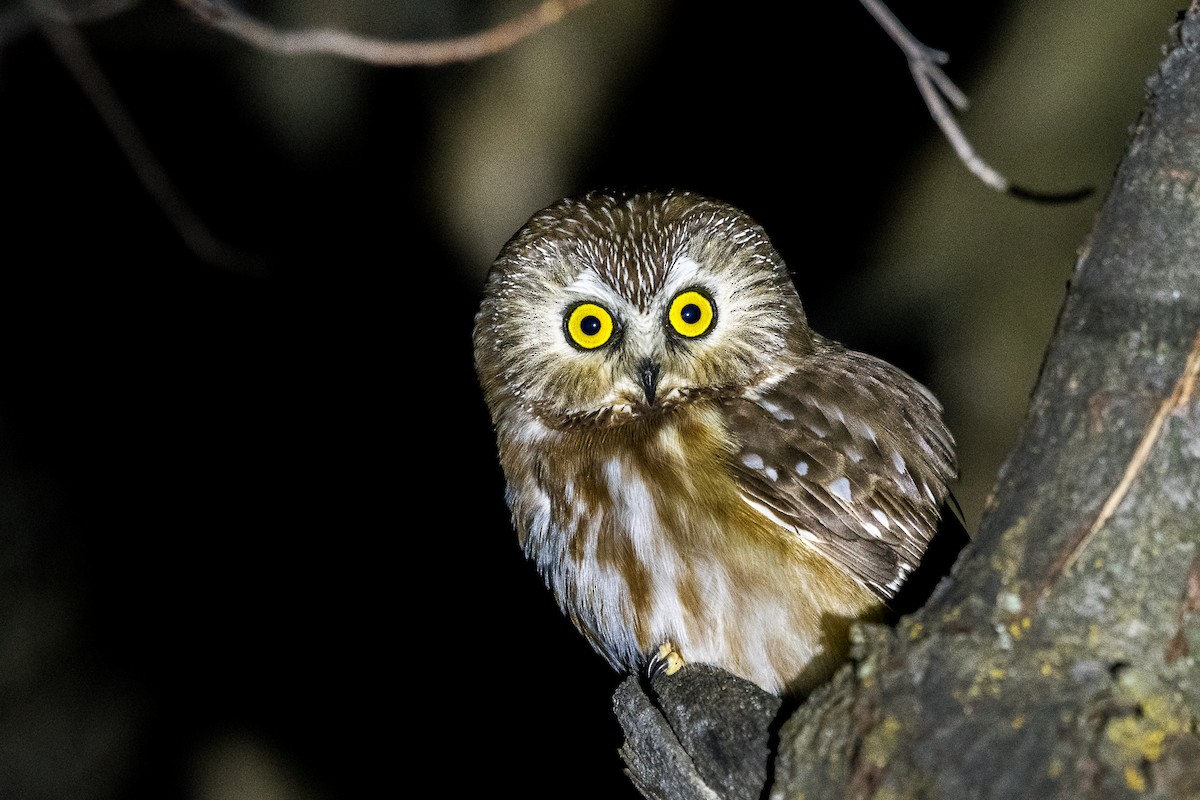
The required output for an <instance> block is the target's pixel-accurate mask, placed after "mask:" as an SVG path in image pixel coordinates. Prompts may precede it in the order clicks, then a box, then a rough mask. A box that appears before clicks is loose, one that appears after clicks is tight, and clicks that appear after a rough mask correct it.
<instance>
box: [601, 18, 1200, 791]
mask: <svg viewBox="0 0 1200 800" xmlns="http://www.w3.org/2000/svg"><path fill="white" fill-rule="evenodd" d="M1198 544H1200V0H1193V2H1192V3H1191V6H1190V8H1189V9H1188V11H1187V12H1186V14H1185V15H1184V17H1183V19H1182V20H1181V21H1180V22H1179V24H1177V25H1176V26H1175V27H1174V28H1173V29H1172V41H1171V46H1170V48H1169V51H1168V52H1167V54H1166V57H1165V59H1164V61H1163V62H1162V64H1161V66H1160V68H1159V71H1158V73H1157V74H1156V75H1154V76H1152V78H1151V79H1150V81H1149V84H1148V94H1147V102H1146V106H1145V109H1144V111H1143V113H1142V116H1141V118H1140V120H1139V121H1138V123H1137V125H1136V127H1135V130H1134V132H1133V136H1132V139H1131V143H1130V146H1129V150H1128V152H1127V154H1126V156H1125V158H1124V159H1123V161H1122V163H1121V165H1120V167H1119V169H1118V171H1117V173H1116V176H1115V180H1114V183H1113V186H1112V188H1111V189H1110V192H1109V195H1108V198H1107V200H1106V201H1105V204H1104V206H1103V208H1102V210H1101V212H1100V214H1099V215H1098V217H1097V219H1096V223H1095V227H1094V229H1093V232H1092V235H1091V237H1090V241H1089V242H1087V243H1086V244H1085V245H1084V247H1083V248H1082V249H1081V256H1080V258H1079V261H1078V263H1077V265H1076V268H1075V272H1074V275H1073V277H1072V279H1071V281H1070V286H1069V288H1068V291H1067V296H1066V300H1065V303H1064V305H1063V308H1062V311H1061V313H1060V317H1059V321H1058V326H1057V330H1056V332H1055V335H1054V337H1053V340H1052V341H1051V343H1050V346H1049V348H1048V351H1047V354H1046V358H1045V362H1044V364H1043V367H1042V372H1041V375H1040V376H1039V379H1038V382H1037V386H1036V388H1035V390H1034V394H1033V398H1032V403H1031V406H1030V410H1029V413H1028V417H1027V419H1026V422H1025V425H1024V428H1023V431H1022V433H1021V435H1020V437H1019V440H1018V442H1017V443H1016V446H1015V447H1014V449H1013V451H1012V452H1011V453H1010V455H1009V457H1008V459H1007V461H1006V463H1005V464H1004V466H1003V468H1002V470H1001V472H1000V475H999V477H998V479H997V482H996V485H995V488H994V490H993V493H992V497H991V499H990V501H989V503H988V507H987V509H986V510H985V512H984V515H983V518H982V520H981V522H980V525H979V530H978V531H977V532H976V535H975V540H974V542H973V543H972V544H971V545H970V546H969V547H968V548H967V549H966V550H965V551H964V553H963V555H962V557H961V558H960V560H959V563H958V564H957V565H956V566H955V568H954V570H953V572H952V574H951V576H950V577H949V578H948V579H947V580H945V581H943V583H942V584H941V585H940V586H939V588H938V590H937V591H936V592H935V594H934V596H933V598H932V599H931V600H930V602H929V603H928V604H927V605H926V606H925V608H923V609H922V610H921V611H919V612H917V613H915V614H913V615H911V616H909V617H906V618H904V619H902V620H901V621H900V623H899V624H898V625H897V626H896V627H894V628H889V627H883V626H861V627H859V628H858V629H857V630H856V636H855V648H854V654H853V659H852V662H851V663H850V664H848V665H846V666H845V667H843V669H842V670H841V671H840V672H838V673H837V675H836V676H835V677H834V678H833V679H832V681H831V682H830V683H829V684H828V685H826V686H824V687H822V688H821V689H819V690H817V691H816V692H814V693H813V694H812V695H811V696H810V697H809V698H808V699H807V700H806V701H805V702H804V703H803V704H801V705H800V706H799V708H797V709H794V710H785V711H783V712H780V710H779V700H778V699H777V698H774V697H772V696H770V695H767V694H764V693H763V692H761V691H759V690H758V689H757V688H756V687H753V686H750V685H748V684H745V683H744V682H742V681H739V680H737V679H735V678H732V677H731V676H728V675H725V674H724V673H720V672H718V671H715V670H711V669H707V668H702V667H689V668H687V669H685V670H683V671H682V672H680V673H678V674H677V675H675V676H673V677H669V678H668V677H661V676H660V677H656V678H655V679H654V681H653V682H652V684H651V685H649V686H646V685H645V684H644V682H642V681H639V680H638V679H635V678H631V679H629V680H627V681H626V682H625V683H623V684H622V685H621V687H620V688H619V689H618V691H617V694H616V697H615V698H614V703H615V709H616V713H617V716H618V718H619V719H620V720H621V723H622V725H623V726H624V729H625V732H626V742H625V745H624V747H623V749H622V754H623V756H624V758H625V761H626V764H627V766H628V771H629V773H630V776H631V778H632V779H633V781H634V783H635V784H636V785H637V786H638V787H639V788H640V789H641V791H642V793H643V794H645V795H646V796H647V797H648V798H655V799H658V798H663V799H669V800H685V799H687V800H691V799H692V798H726V797H728V798H747V799H748V800H756V799H757V798H766V797H769V798H778V799H779V800H783V799H784V798H790V799H792V800H800V799H801V798H803V799H804V800H816V799H817V798H838V800H842V799H843V798H953V799H954V800H963V799H964V798H989V799H992V798H994V799H996V800H999V799H1000V798H1012V799H1013V800H1015V799H1016V798H1021V800H1027V799H1028V798H1073V799H1074V798H1106V799H1108V798H1125V797H1150V798H1171V799H1172V800H1174V799H1176V798H1200V735H1198V734H1197V721H1198V720H1200V667H1198V666H1197V660H1196V659H1197V654H1198V653H1200V548H1198Z"/></svg>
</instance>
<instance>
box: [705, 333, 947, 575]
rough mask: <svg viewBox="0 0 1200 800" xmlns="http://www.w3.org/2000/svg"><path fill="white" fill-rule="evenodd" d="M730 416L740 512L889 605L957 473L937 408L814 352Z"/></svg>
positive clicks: (824, 350) (869, 365)
mask: <svg viewBox="0 0 1200 800" xmlns="http://www.w3.org/2000/svg"><path fill="white" fill-rule="evenodd" d="M727 412H728V420H729V425H730V432H731V434H732V435H733V436H734V437H735V439H736V440H737V441H738V442H739V444H740V451H739V452H738V453H737V455H736V461H735V464H734V470H735V472H736V474H737V477H738V480H739V482H740V484H741V488H742V491H743V492H744V496H745V498H746V499H747V501H748V502H750V503H751V505H753V506H755V507H756V508H758V509H759V510H760V511H762V512H763V513H766V514H768V515H770V516H772V517H774V518H776V519H777V520H779V521H780V522H782V523H783V524H784V525H785V526H786V527H788V528H791V529H792V530H794V531H796V533H797V535H798V536H799V537H800V538H801V540H802V541H803V542H805V543H806V544H807V545H809V546H811V547H813V548H814V549H815V550H817V551H818V552H820V553H822V554H823V555H825V556H826V557H828V558H829V559H830V560H831V561H833V562H834V563H835V564H837V565H838V566H839V567H841V568H842V569H844V570H846V571H847V572H849V573H850V574H852V575H854V576H856V577H857V578H859V579H860V580H861V581H863V582H864V583H866V584H867V585H868V586H870V587H871V588H872V589H873V590H874V591H875V592H877V593H878V594H879V595H880V597H882V598H884V599H889V598H891V597H892V596H893V595H894V594H895V593H896V591H897V589H898V588H899V586H900V584H901V583H902V582H903V580H904V578H905V577H906V576H907V575H908V574H909V573H910V572H911V571H912V570H913V569H915V568H916V566H917V564H918V563H919V562H920V560H921V556H922V554H923V553H924V550H925V548H926V546H927V545H928V544H929V541H930V539H931V538H932V537H933V535H934V533H935V531H936V529H937V524H938V519H939V516H940V512H941V508H942V504H943V502H944V501H945V500H946V497H947V495H948V492H949V490H948V488H947V482H948V481H949V480H951V479H952V478H953V477H954V476H955V474H956V471H957V467H956V464H955V459H954V446H953V439H952V437H951V435H950V432H949V430H948V429H947V428H946V426H945V424H944V422H943V421H942V418H941V406H940V405H939V404H938V402H937V400H935V399H934V398H933V396H932V395H931V394H930V393H929V392H928V391H927V390H926V389H925V388H924V387H922V386H921V385H920V384H919V383H917V382H916V381H915V380H913V379H912V378H911V377H909V376H908V375H906V374H905V373H904V372H902V371H901V370H899V369H896V368H895V367H892V366H891V365H889V364H887V363H885V362H883V361H880V360H879V359H876V358H874V357H872V356H868V355H865V354H863V353H856V352H854V351H849V350H844V349H842V348H840V347H837V346H835V345H831V344H826V343H822V346H821V347H819V349H818V351H817V353H816V354H815V355H814V356H813V357H812V358H811V359H810V361H809V362H807V363H805V364H804V365H803V366H801V368H799V369H797V370H796V371H795V372H793V373H792V374H791V375H790V376H788V377H787V378H785V379H784V380H783V381H781V382H779V383H776V384H774V385H773V386H771V388H770V389H768V390H765V391H759V392H753V393H748V394H746V395H744V396H743V397H740V398H737V399H733V400H730V401H729V402H728V406H727Z"/></svg>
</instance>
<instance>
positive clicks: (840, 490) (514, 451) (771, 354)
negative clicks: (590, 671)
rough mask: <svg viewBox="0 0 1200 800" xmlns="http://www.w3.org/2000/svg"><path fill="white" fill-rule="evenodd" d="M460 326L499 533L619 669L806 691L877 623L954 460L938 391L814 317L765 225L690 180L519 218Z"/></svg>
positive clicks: (914, 553) (921, 541)
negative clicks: (711, 671)
mask: <svg viewBox="0 0 1200 800" xmlns="http://www.w3.org/2000/svg"><path fill="white" fill-rule="evenodd" d="M473 338H474V354H475V366H476V371H477V374H478V378H479V382H480V385H481V388H482V391H483V395H484V398H485V399H486V402H487V406H488V409H489V411H490V415H491V420H492V424H493V426H494V428H495V433H496V440H497V445H498V452H499V459H500V463H501V465H502V467H503V472H504V476H505V481H506V484H507V489H506V500H507V503H508V507H509V509H510V511H511V515H512V522H513V526H514V527H515V529H516V534H517V539H518V541H519V542H520V544H521V546H522V547H523V549H524V552H525V554H526V555H527V556H528V558H529V559H531V560H532V561H533V563H534V564H535V565H536V566H537V569H538V571H539V573H540V574H541V576H542V577H543V578H544V580H545V582H546V585H547V586H548V587H549V589H550V590H551V591H552V592H553V594H554V597H555V598H556V599H557V601H558V604H559V606H560V607H561V609H562V611H563V612H564V613H565V614H566V615H567V616H568V617H569V618H570V620H571V621H572V622H573V623H574V624H575V626H576V627H577V628H578V629H579V631H580V632H581V633H582V634H583V636H585V637H586V638H587V640H588V641H589V642H590V643H591V644H592V646H593V647H594V648H595V649H596V651H598V652H599V653H600V654H601V655H602V656H603V657H604V658H605V659H607V660H608V662H609V663H610V664H611V665H612V666H613V667H615V668H617V669H618V670H629V671H633V670H639V669H644V668H646V667H647V666H648V665H650V664H654V665H655V667H656V668H658V669H663V668H665V670H666V671H667V672H674V671H675V670H677V669H678V668H680V667H681V666H682V665H684V664H687V663H706V664H711V665H714V666H717V667H720V668H722V669H724V670H727V671H728V672H731V673H733V674H735V675H738V676H741V677H742V678H745V679H747V680H750V681H753V682H754V683H756V684H758V685H759V686H761V687H762V688H764V689H766V690H767V691H770V692H774V693H776V694H783V695H794V694H798V693H803V692H806V691H808V690H810V689H811V688H812V687H813V686H814V685H815V684H817V683H819V682H821V681H823V680H825V679H826V678H827V677H828V676H829V675H830V674H831V672H832V671H833V669H834V668H836V667H837V666H838V665H839V664H841V663H842V662H844V660H845V659H846V655H847V648H848V635H849V626H850V625H851V624H852V623H853V622H854V621H856V620H882V619H884V618H885V617H886V615H887V614H888V612H889V603H890V602H891V601H892V600H893V599H894V598H895V597H896V595H897V592H898V591H899V590H900V589H901V586H902V584H904V582H905V580H906V578H908V576H910V574H911V573H912V572H913V571H914V570H915V569H916V568H917V566H918V565H919V564H920V562H921V560H922V556H923V554H924V553H925V551H926V548H927V547H928V545H929V543H930V540H931V538H932V537H933V535H934V533H935V530H936V529H937V527H938V521H939V517H940V515H941V513H942V509H943V505H944V503H945V501H946V500H947V497H948V493H949V490H948V486H947V484H948V482H949V481H951V480H952V479H953V478H954V477H955V475H956V465H955V454H954V441H953V438H952V437H951V434H950V432H949V430H948V429H947V427H946V425H945V423H944V422H943V420H942V415H941V412H942V408H941V406H940V404H939V403H938V401H937V400H936V399H935V398H934V396H933V395H932V394H931V393H930V392H929V391H928V390H927V389H926V388H925V387H923V386H922V385H921V384H920V383H918V382H917V381H916V380H914V379H913V378H911V377H909V376H908V375H907V374H905V373H904V372H902V371H901V370H899V369H897V368H896V367H893V366H891V365H889V364H887V363H886V362H884V361H882V360H880V359H877V358H874V357H872V356H870V355H866V354H864V353H860V352H855V351H853V350H850V349H847V348H845V347H843V346H841V345H839V344H837V343H835V342H833V341H830V340H828V339H825V338H823V337H822V336H820V335H819V334H817V333H815V332H814V331H813V330H812V329H811V328H810V327H809V326H808V324H807V321H806V318H805V313H804V309H803V307H802V306H801V303H800V298H799V296H798V295H797V292H796V289H795V286H794V284H793V281H792V277H791V274H790V272H789V270H788V268H787V266H786V265H785V264H784V261H783V259H782V258H781V257H780V255H779V253H778V252H776V250H775V248H774V246H773V245H772V244H771V242H770V240H769V239H768V238H767V235H766V234H765V233H764V231H763V229H762V228H761V227H760V226H759V225H758V224H756V223H755V221H754V220H753V219H751V218H750V217H749V216H748V215H747V214H745V213H744V212H742V211H740V210H738V209H736V208H734V207H732V206H730V205H728V204H726V203H724V202H720V201H718V200H715V199H712V198H708V197H704V196H701V195H698V194H694V193H690V192H686V191H665V192H655V191H646V192H599V191H597V192H592V193H589V194H586V195H584V196H582V197H578V198H568V199H564V200H561V201H559V202H556V203H554V204H553V205H550V206H549V207H547V208H545V209H543V210H542V211H539V212H537V213H536V214H534V215H533V217H532V218H531V219H530V220H529V221H528V222H527V223H526V224H525V225H524V227H522V228H521V229H520V230H519V231H518V232H517V233H516V234H514V235H513V237H512V238H511V239H510V240H509V241H508V242H507V244H505V245H504V247H503V249H502V250H501V251H500V253H499V255H498V256H497V258H496V260H495V262H494V263H493V265H492V267H491V269H490V272H489V274H488V277H487V280H486V284H485V287H484V292H483V299H482V302H481V304H480V307H479V310H478V313H477V314H476V317H475V325H474V337H473Z"/></svg>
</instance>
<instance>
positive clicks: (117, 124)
mask: <svg viewBox="0 0 1200 800" xmlns="http://www.w3.org/2000/svg"><path fill="white" fill-rule="evenodd" d="M27 5H28V7H29V9H30V12H31V14H32V15H33V18H34V19H35V20H36V22H37V25H38V27H39V28H40V29H41V31H42V33H43V34H44V35H45V36H46V39H47V40H48V41H49V42H50V45H51V47H52V48H53V49H54V52H55V54H56V55H57V56H58V58H59V60H61V61H62V62H63V64H64V65H65V66H66V67H67V69H68V70H69V71H70V73H71V75H72V76H73V77H74V78H75V80H76V82H78V83H79V85H80V87H81V88H82V89H83V91H84V94H85V95H87V98H88V99H89V100H90V101H91V103H92V106H93V107H94V108H95V109H96V112H97V113H98V114H99V115H100V118H101V119H102V120H103V121H104V124H105V126H106V127H107V128H108V130H109V131H110V132H111V133H112V135H113V138H114V139H115V140H116V143H117V146H118V147H120V149H121V152H122V153H124V155H125V158H126V159H127V160H128V161H129V164H130V166H131V167H133V171H134V173H135V174H136V175H137V177H138V180H140V181H141V183H142V185H143V186H144V187H145V188H146V191H147V192H149V194H150V196H151V197H153V198H154V201H155V202H156V203H157V204H158V206H159V207H160V208H162V210H163V212H164V213H165V214H166V215H167V218H168V219H169V220H170V221H171V223H172V224H173V225H174V226H175V229H176V230H177V231H178V232H179V235H180V236H181V237H182V238H183V240H184V243H185V244H186V245H187V247H188V248H189V249H190V250H191V251H192V252H193V253H194V254H195V255H196V256H197V257H198V258H200V259H202V260H203V261H205V262H206V263H209V264H212V265H214V266H219V267H223V268H225V269H231V270H234V271H239V272H254V271H257V270H258V269H260V265H259V264H258V261H257V259H255V258H253V257H252V256H250V255H248V254H246V253H242V252H240V251H237V250H234V249H232V248H230V247H229V246H228V245H226V244H224V243H223V242H221V241H219V240H218V239H217V238H216V237H215V236H213V235H212V233H211V232H210V231H209V230H208V227H207V226H206V225H205V224H204V222H203V221H202V220H201V219H200V217H198V216H197V215H196V213H195V212H194V211H192V208H191V206H189V205H188V203H187V201H186V200H184V199H183V196H182V195H181V194H180V193H179V192H178V191H177V190H176V189H175V186H174V184H173V183H172V182H171V179H170V178H169V177H168V176H167V172H166V170H165V169H163V167H162V165H161V164H160V163H159V161H158V159H157V158H156V157H155V156H154V153H153V151H151V149H150V147H149V145H148V144H146V140H145V139H144V138H143V137H142V134H141V131H140V130H138V127H137V124H136V123H134V121H133V118H132V117H131V116H130V115H129V112H128V111H126V109H125V106H124V105H122V103H121V100H120V98H118V97H117V94H116V92H115V91H114V90H113V87H112V84H110V83H109V82H108V79H107V78H106V77H105V75H104V72H103V71H102V70H101V69H100V65H99V64H97V63H96V60H95V59H94V58H93V57H92V53H91V51H90V50H89V49H88V46H87V42H85V41H84V39H83V37H82V36H81V35H80V34H79V31H78V30H77V29H76V28H75V26H74V24H73V23H71V22H70V21H69V20H70V17H69V16H68V14H67V12H66V11H65V10H64V9H63V8H62V6H61V5H60V4H59V3H58V2H57V0H29V2H28V3H27Z"/></svg>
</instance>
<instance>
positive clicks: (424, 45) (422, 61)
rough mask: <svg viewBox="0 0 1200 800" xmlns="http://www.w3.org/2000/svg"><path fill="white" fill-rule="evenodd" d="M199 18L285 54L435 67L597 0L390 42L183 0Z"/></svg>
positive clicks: (475, 54) (551, 1) (500, 47)
mask: <svg viewBox="0 0 1200 800" xmlns="http://www.w3.org/2000/svg"><path fill="white" fill-rule="evenodd" d="M178 2H179V4H180V5H182V6H183V7H184V8H186V9H188V10H189V11H191V12H192V13H193V14H195V15H196V16H197V17H198V18H200V19H201V20H203V21H204V22H206V23H208V24H209V25H211V26H213V27H214V28H217V29H219V30H222V31H225V32H226V33H228V34H230V35H231V36H235V37H237V38H239V39H241V40H242V41H245V42H248V43H249V44H252V45H254V46H255V47H259V48H262V49H263V50H271V51H274V52H277V53H283V54H285V55H314V54H324V55H334V56H340V57H342V58H349V59H352V60H354V61H364V62H367V63H369V64H376V65H379V66H387V67H418V66H419V67H431V66H439V65H442V64H451V63H456V62H463V61H475V60H477V59H480V58H484V57H486V56H490V55H495V54H496V53H499V52H502V51H504V50H507V49H508V48H510V47H512V46H513V45H515V44H517V43H518V42H520V41H522V40H523V39H526V38H528V37H530V36H532V35H533V34H535V33H537V32H538V31H540V30H541V29H542V28H545V27H547V26H549V25H553V24H554V23H555V22H558V21H559V20H560V19H562V18H563V17H564V16H566V14H568V13H569V12H571V11H574V10H576V9H579V8H582V7H584V6H586V5H588V4H589V3H591V2H592V0H544V1H543V2H542V3H539V4H538V5H537V7H535V8H533V9H531V10H529V11H527V12H526V13H524V14H521V15H520V16H518V17H514V18H513V19H510V20H508V21H506V22H502V23H500V24H499V25H496V26H495V27H492V28H488V29H487V30H484V31H480V32H479V33H473V34H469V35H466V36H458V37H454V38H450V39H435V40H432V41H427V42H411V41H389V40H384V39H371V38H366V37H362V36H357V35H355V34H352V33H348V32H346V31H342V30H336V29H333V28H316V29H312V30H304V31H281V30H277V29H275V28H273V27H271V26H270V25H267V24H266V23H264V22H260V21H259V20H257V19H254V18H253V17H251V16H249V15H247V14H243V13H242V12H241V11H239V10H237V9H235V8H234V7H233V6H231V5H230V4H229V3H227V2H225V0H178Z"/></svg>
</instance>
